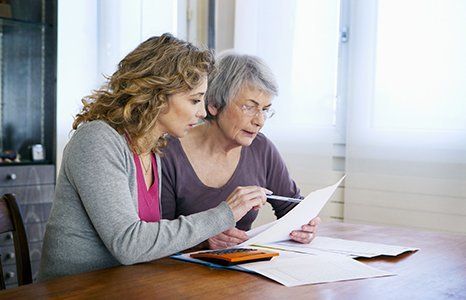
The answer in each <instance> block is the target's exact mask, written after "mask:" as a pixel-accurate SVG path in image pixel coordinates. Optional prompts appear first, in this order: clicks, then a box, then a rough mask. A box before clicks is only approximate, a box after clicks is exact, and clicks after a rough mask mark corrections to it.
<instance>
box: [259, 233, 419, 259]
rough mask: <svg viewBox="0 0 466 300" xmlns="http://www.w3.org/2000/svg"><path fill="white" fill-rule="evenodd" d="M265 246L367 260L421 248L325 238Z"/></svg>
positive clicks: (319, 237) (267, 245) (267, 246)
mask: <svg viewBox="0 0 466 300" xmlns="http://www.w3.org/2000/svg"><path fill="white" fill-rule="evenodd" d="M263 246H264V247H266V248H273V249H281V250H288V251H295V252H301V253H308V254H315V255H316V254H322V253H335V254H341V255H346V256H350V257H367V258H371V257H375V256H379V255H389V256H397V255H399V254H401V253H404V252H407V251H417V250H419V248H412V247H403V246H391V245H385V244H378V243H368V242H359V241H351V240H344V239H336V238H330V237H324V236H318V237H316V238H315V239H314V240H313V241H312V242H311V243H310V244H300V243H296V242H293V241H282V242H276V243H270V244H266V245H263Z"/></svg>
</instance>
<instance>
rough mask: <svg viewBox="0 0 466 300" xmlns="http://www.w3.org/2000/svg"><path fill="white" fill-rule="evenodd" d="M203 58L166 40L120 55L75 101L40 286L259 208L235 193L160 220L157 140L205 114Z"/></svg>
mask: <svg viewBox="0 0 466 300" xmlns="http://www.w3.org/2000/svg"><path fill="white" fill-rule="evenodd" d="M212 68H213V56H212V54H211V53H210V52H209V51H203V50H200V49H198V48H196V47H194V46H193V45H191V44H189V43H187V42H184V41H181V40H178V39H176V38H175V37H173V36H171V35H170V34H164V35H162V36H160V37H153V38H150V39H148V40H147V41H145V42H143V43H142V44H141V45H139V46H138V47H137V48H136V49H135V50H133V51H132V52H131V53H129V54H128V55H127V56H126V57H125V58H124V59H123V60H122V61H121V62H120V64H119V65H118V70H117V71H116V72H115V73H114V74H113V75H112V76H111V77H110V79H109V82H108V85H107V86H105V87H103V88H102V89H100V90H97V91H96V92H94V94H92V95H91V96H89V97H87V98H86V99H84V100H83V104H84V107H83V109H82V111H81V113H79V114H78V115H77V116H76V119H75V121H74V124H73V129H74V130H75V132H74V133H73V136H72V138H71V140H70V141H69V143H68V144H67V146H66V148H65V150H64V155H63V161H62V165H61V169H60V173H59V176H58V181H57V187H56V193H55V200H54V203H53V208H52V212H51V214H50V218H49V221H48V223H47V228H46V232H45V238H44V245H43V252H42V253H43V255H42V261H41V266H40V271H39V277H40V279H41V280H44V279H48V278H53V277H57V276H62V275H68V274H75V273H80V272H86V271H91V270H95V269H100V268H106V267H111V266H116V265H120V264H134V263H139V262H145V261H149V260H154V259H157V258H160V257H163V256H167V255H170V254H173V253H175V252H178V251H181V250H184V249H186V248H190V247H192V246H194V245H197V244H198V243H200V242H202V241H204V240H205V239H207V238H209V237H211V236H214V235H216V234H219V233H221V232H222V231H225V230H227V229H228V228H231V227H234V224H235V222H236V221H238V220H239V219H241V217H243V216H244V214H245V213H247V212H248V211H249V210H251V208H253V207H256V208H257V207H258V206H260V205H261V204H262V203H263V202H265V192H264V189H263V188H260V187H253V186H249V187H241V188H238V189H235V190H234V191H233V190H232V193H231V195H229V196H227V197H225V198H223V200H225V199H226V202H223V201H219V202H218V203H217V204H216V205H212V206H211V208H212V209H210V210H207V211H204V212H202V213H198V214H193V215H190V216H187V217H180V218H178V219H176V220H173V221H167V220H160V217H161V215H160V205H159V204H160V184H161V181H160V180H161V170H160V166H161V164H160V159H159V157H158V153H160V149H161V148H162V147H163V145H164V144H165V140H164V138H163V136H164V135H165V134H166V133H169V134H170V135H172V136H176V137H182V136H184V135H185V134H186V133H187V131H188V130H189V129H190V128H192V127H193V125H194V124H196V123H197V122H198V120H199V118H203V117H205V115H206V112H205V108H204V94H205V92H206V89H207V75H208V74H209V72H210V71H211V70H212Z"/></svg>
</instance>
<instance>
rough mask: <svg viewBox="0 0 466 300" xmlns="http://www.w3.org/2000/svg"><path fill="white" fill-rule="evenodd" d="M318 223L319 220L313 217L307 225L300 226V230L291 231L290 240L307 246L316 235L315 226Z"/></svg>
mask: <svg viewBox="0 0 466 300" xmlns="http://www.w3.org/2000/svg"><path fill="white" fill-rule="evenodd" d="M319 223H320V218H319V217H315V218H314V219H312V220H311V221H309V223H307V224H304V225H303V226H301V230H293V231H292V232H291V233H290V238H291V239H292V240H293V241H295V242H298V243H302V244H309V243H310V242H311V241H312V240H313V239H314V238H315V236H316V234H317V226H318V225H319Z"/></svg>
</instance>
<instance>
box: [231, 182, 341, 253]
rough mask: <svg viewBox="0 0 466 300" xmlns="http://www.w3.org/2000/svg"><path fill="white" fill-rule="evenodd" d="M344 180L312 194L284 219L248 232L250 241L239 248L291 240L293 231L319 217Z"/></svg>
mask: <svg viewBox="0 0 466 300" xmlns="http://www.w3.org/2000/svg"><path fill="white" fill-rule="evenodd" d="M344 178H345V176H343V177H342V178H341V179H340V180H339V181H338V182H337V183H335V184H334V185H331V186H328V187H326V188H323V189H320V190H317V191H314V192H312V193H310V194H309V195H308V196H307V197H306V198H304V199H303V200H302V201H301V202H300V203H299V204H298V205H296V206H295V207H294V208H293V209H292V210H290V211H289V212H288V213H287V214H286V215H284V216H283V217H282V218H280V219H278V220H276V221H274V222H272V223H269V224H265V225H262V226H260V227H257V228H255V229H253V230H250V231H248V232H247V234H248V236H249V237H250V238H249V240H247V241H245V242H244V243H242V244H240V245H238V247H243V246H247V245H253V244H267V243H273V242H279V241H285V240H289V238H290V232H291V231H293V230H295V229H299V228H301V226H302V225H303V224H306V223H308V222H309V221H310V220H312V219H314V218H315V217H317V215H318V214H319V212H320V211H321V210H322V208H323V207H324V205H325V204H326V203H327V201H328V200H329V199H330V197H331V196H332V195H333V193H335V190H336V189H337V187H338V186H339V185H340V183H341V182H342V181H343V179H344Z"/></svg>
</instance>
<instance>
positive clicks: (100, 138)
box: [67, 121, 126, 155]
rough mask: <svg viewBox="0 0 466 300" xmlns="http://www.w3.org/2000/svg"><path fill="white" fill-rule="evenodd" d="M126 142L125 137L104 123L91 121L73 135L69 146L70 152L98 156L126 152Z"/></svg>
mask: <svg viewBox="0 0 466 300" xmlns="http://www.w3.org/2000/svg"><path fill="white" fill-rule="evenodd" d="M125 145H126V141H125V138H124V136H123V135H121V134H119V133H118V132H117V131H116V130H115V129H113V128H112V127H111V126H110V125H108V124H107V123H106V122H104V121H91V122H87V123H84V124H82V125H80V126H79V127H78V129H76V131H75V132H74V133H73V135H72V137H71V140H70V142H69V143H68V145H67V148H68V151H73V149H74V150H76V151H79V152H87V153H89V154H94V155H95V154H96V153H99V152H107V151H109V150H110V151H112V152H114V151H115V150H118V152H120V151H121V152H124V151H125Z"/></svg>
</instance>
